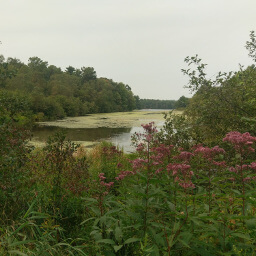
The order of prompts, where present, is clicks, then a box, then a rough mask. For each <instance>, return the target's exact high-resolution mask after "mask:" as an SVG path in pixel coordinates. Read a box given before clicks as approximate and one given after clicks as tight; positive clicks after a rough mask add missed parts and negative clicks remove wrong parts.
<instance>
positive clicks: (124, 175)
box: [115, 171, 136, 180]
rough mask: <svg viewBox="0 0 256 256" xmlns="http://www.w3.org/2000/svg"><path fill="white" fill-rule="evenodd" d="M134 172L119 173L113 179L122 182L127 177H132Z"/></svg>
mask: <svg viewBox="0 0 256 256" xmlns="http://www.w3.org/2000/svg"><path fill="white" fill-rule="evenodd" d="M135 173H136V172H132V171H122V172H120V173H119V175H118V176H117V177H115V179H116V180H123V179H124V178H125V177H127V176H131V175H134V174H135Z"/></svg>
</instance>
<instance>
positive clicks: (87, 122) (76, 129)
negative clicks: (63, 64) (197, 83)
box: [32, 110, 166, 152]
mask: <svg viewBox="0 0 256 256" xmlns="http://www.w3.org/2000/svg"><path fill="white" fill-rule="evenodd" d="M165 111H166V110H165ZM151 121H154V122H155V124H156V126H157V127H161V126H162V125H163V123H164V118H163V110H142V111H136V112H125V113H110V114H93V115H89V116H87V117H76V118H67V119H64V120H59V121H58V122H56V121H55V122H43V123H40V124H39V126H37V127H36V128H35V129H34V130H33V139H32V143H33V144H34V145H38V146H42V145H43V144H44V143H45V142H46V141H47V138H48V137H49V136H51V135H53V134H54V133H56V132H57V131H64V132H65V134H66V137H67V139H69V140H71V141H74V142H76V143H79V144H81V145H84V146H85V147H88V148H89V147H92V146H94V145H95V144H96V143H98V142H100V141H109V142H112V143H113V144H114V145H116V146H119V147H120V148H123V149H124V151H125V152H132V151H134V148H133V147H132V146H131V136H132V134H134V133H135V132H142V131H143V128H142V127H141V124H142V123H143V124H145V123H149V122H151ZM104 126H108V127H104ZM122 126H123V127H122ZM88 127H90V128H88Z"/></svg>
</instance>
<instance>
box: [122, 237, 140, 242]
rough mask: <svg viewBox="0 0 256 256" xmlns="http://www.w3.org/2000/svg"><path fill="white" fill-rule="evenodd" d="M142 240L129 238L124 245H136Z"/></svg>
mask: <svg viewBox="0 0 256 256" xmlns="http://www.w3.org/2000/svg"><path fill="white" fill-rule="evenodd" d="M139 241H140V239H139V238H136V237H131V238H128V239H127V240H126V241H125V242H124V244H130V243H135V242H139Z"/></svg>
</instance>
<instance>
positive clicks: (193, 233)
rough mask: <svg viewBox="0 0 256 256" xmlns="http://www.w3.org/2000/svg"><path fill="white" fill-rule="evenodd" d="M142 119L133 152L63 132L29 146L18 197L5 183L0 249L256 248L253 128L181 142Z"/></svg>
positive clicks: (204, 251) (211, 251)
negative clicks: (216, 141) (216, 139)
mask: <svg viewBox="0 0 256 256" xmlns="http://www.w3.org/2000/svg"><path fill="white" fill-rule="evenodd" d="M168 122H169V126H170V125H171V124H170V122H171V121H170V120H169V121H166V125H167V124H168ZM143 128H144V133H142V134H134V136H133V143H134V145H135V146H136V153H134V154H133V155H124V154H123V152H122V151H120V150H119V149H117V148H116V147H114V146H112V145H109V144H106V143H105V144H102V145H100V146H98V147H97V148H95V149H94V150H92V152H91V153H85V152H83V151H82V149H81V148H79V149H78V148H77V146H75V145H74V144H73V143H70V142H66V141H64V136H63V135H61V134H57V135H56V136H55V137H54V138H51V139H49V141H48V145H47V146H46V147H45V149H44V150H43V151H40V150H37V151H33V152H32V153H30V154H29V161H27V162H26V163H23V165H22V166H21V167H20V170H19V172H20V173H22V174H23V175H22V176H23V177H22V180H20V182H22V184H23V186H20V190H19V194H12V203H10V205H12V204H14V202H15V201H16V202H19V203H15V206H14V205H13V207H11V206H10V205H9V206H8V207H9V208H6V207H7V204H6V201H5V200H4V199H3V197H2V196H3V195H4V193H7V192H6V191H5V190H4V189H3V184H2V183H1V188H2V189H1V209H2V211H1V235H0V238H1V246H0V253H1V255H12V254H13V255H15V254H16V255H255V253H256V251H255V238H256V224H255V223H256V194H255V193H256V192H255V191H256V189H255V188H256V161H255V160H256V159H255V156H256V155H255V142H256V137H253V136H251V135H250V134H249V133H244V134H242V133H239V132H230V133H228V134H227V135H226V136H225V138H224V139H223V143H224V144H223V145H224V147H223V148H221V147H219V146H214V147H207V146H204V145H192V144H191V141H189V140H188V141H187V149H186V150H185V149H183V148H180V147H179V146H176V145H175V144H169V143H168V142H169V141H168V140H170V139H171V138H172V137H173V136H176V135H175V134H171V133H170V132H169V134H167V133H166V132H164V131H157V129H156V127H154V125H153V123H150V124H147V125H143ZM173 139H175V137H173ZM184 145H185V144H184ZM24 185H25V186H24ZM8 193H9V192H8ZM8 193H7V194H8ZM6 213H8V214H6Z"/></svg>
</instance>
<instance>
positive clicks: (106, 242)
mask: <svg viewBox="0 0 256 256" xmlns="http://www.w3.org/2000/svg"><path fill="white" fill-rule="evenodd" d="M96 242H97V243H103V244H116V243H115V242H114V241H113V240H112V239H100V240H98V241H96Z"/></svg>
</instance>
